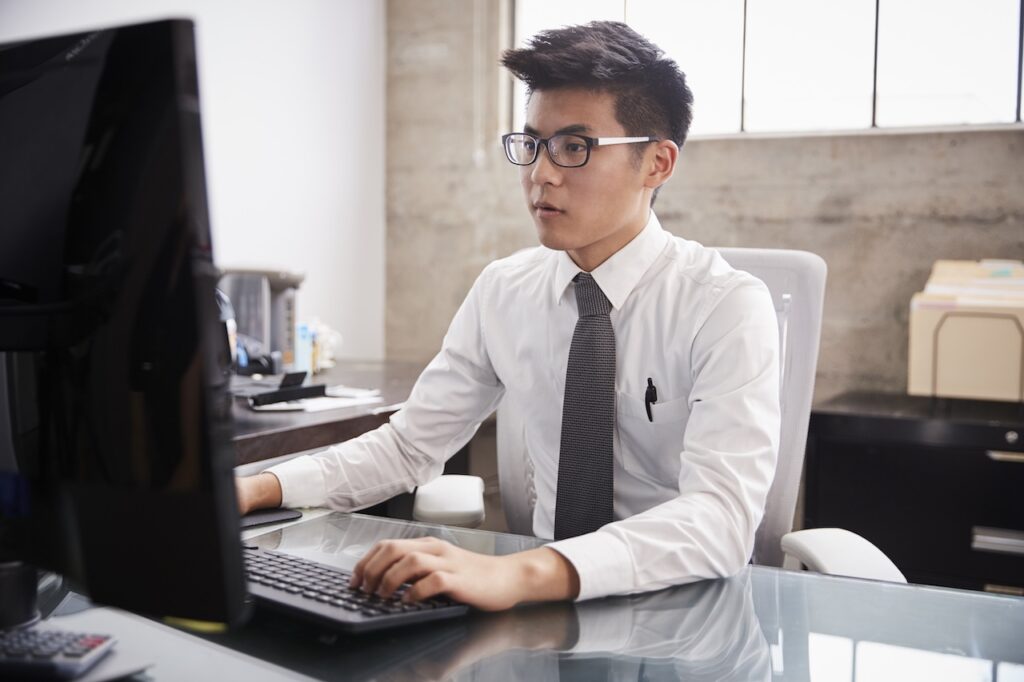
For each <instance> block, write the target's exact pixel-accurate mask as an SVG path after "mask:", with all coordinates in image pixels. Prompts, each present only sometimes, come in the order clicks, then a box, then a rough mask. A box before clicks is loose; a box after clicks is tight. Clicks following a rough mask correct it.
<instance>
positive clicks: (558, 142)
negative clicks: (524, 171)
mask: <svg viewBox="0 0 1024 682" xmlns="http://www.w3.org/2000/svg"><path fill="white" fill-rule="evenodd" d="M547 144H548V155H549V156H550V157H551V160H552V161H553V162H554V163H556V164H558V165H559V166H566V167H570V168H571V167H573V166H582V165H583V164H585V163H586V162H587V147H588V145H587V140H586V139H585V138H583V137H580V136H579V135H553V136H552V137H551V138H550V139H549V140H548V143H547ZM538 146H539V144H538V139H537V138H535V137H533V136H532V135H527V134H525V133H516V134H512V135H509V136H508V137H507V138H506V139H505V151H506V152H507V153H508V159H509V161H511V162H512V163H515V164H519V165H521V166H528V165H530V164H531V163H533V162H534V160H535V159H536V158H537V150H538Z"/></svg>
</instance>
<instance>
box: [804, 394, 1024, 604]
mask: <svg viewBox="0 0 1024 682" xmlns="http://www.w3.org/2000/svg"><path fill="white" fill-rule="evenodd" d="M804 527H805V528H824V527H839V528H845V529H847V530H851V531H853V532H855V533H858V534H860V535H862V536H864V537H865V538H867V539H868V540H871V542H873V543H874V544H875V545H877V546H878V547H879V548H880V549H881V550H882V551H883V552H885V553H886V554H887V555H888V556H889V558H891V559H892V560H893V562H894V563H895V564H896V565H897V566H898V567H899V568H900V570H901V571H903V573H904V574H905V575H906V576H907V579H908V580H909V581H911V582H915V583H930V584H933V585H945V586H950V587H963V588H969V589H979V590H980V589H989V590H994V591H1008V592H1011V593H1017V594H1024V407H1022V406H1021V405H1019V404H1012V403H995V402H982V401H968V400H938V399H931V398H918V397H913V396H906V395H898V394H882V393H847V394H843V395H841V396H838V397H837V398H835V399H833V400H830V401H828V402H826V403H823V404H821V405H819V406H817V407H816V408H815V409H814V411H813V412H812V413H811V424H810V431H809V434H808V443H807V462H806V475H805V489H804Z"/></svg>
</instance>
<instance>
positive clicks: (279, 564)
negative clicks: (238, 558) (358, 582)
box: [244, 547, 469, 632]
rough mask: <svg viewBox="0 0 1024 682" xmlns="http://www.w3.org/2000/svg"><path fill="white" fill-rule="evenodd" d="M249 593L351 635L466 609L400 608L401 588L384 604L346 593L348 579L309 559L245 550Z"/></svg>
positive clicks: (441, 602) (442, 601)
mask: <svg viewBox="0 0 1024 682" xmlns="http://www.w3.org/2000/svg"><path fill="white" fill-rule="evenodd" d="M244 557H245V565H246V571H247V574H248V579H249V592H250V594H252V595H253V596H254V597H255V598H256V599H257V600H259V601H261V602H263V603H265V604H267V605H268V606H272V607H277V608H281V609H284V610H287V611H290V612H292V613H295V614H297V615H300V616H304V617H307V618H311V619H313V620H317V621H319V622H321V623H325V624H328V625H331V626H333V627H336V628H338V629H341V630H347V631H351V632H365V631H370V630H379V629H382V628H390V627H397V626H400V625H408V624H411V623H418V622H423V621H428V620H437V619H440V618H451V617H453V616H459V615H462V614H464V613H466V612H467V611H468V610H469V609H468V607H467V606H466V605H465V604H459V603H456V602H454V601H452V600H450V599H448V598H446V597H434V598H431V599H426V600H423V601H419V602H413V603H408V604H407V603H404V602H402V601H401V598H402V595H403V594H404V593H405V590H406V589H407V587H408V586H407V585H403V586H402V587H401V588H399V590H398V591H397V592H396V593H395V594H394V595H392V596H391V597H389V598H388V599H381V598H380V597H378V596H377V595H376V594H367V593H365V592H363V591H362V590H359V589H352V588H350V587H349V580H350V579H351V577H352V573H351V572H349V571H345V570H342V569H339V568H336V567H334V566H327V565H324V564H319V563H316V562H314V561H309V560H308V559H303V558H300V557H296V556H292V555H290V554H284V553H282V552H274V551H269V550H261V549H257V548H253V547H246V548H245V551H244Z"/></svg>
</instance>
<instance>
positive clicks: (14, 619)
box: [0, 561, 39, 630]
mask: <svg viewBox="0 0 1024 682" xmlns="http://www.w3.org/2000/svg"><path fill="white" fill-rule="evenodd" d="M37 581H38V577H37V574H36V569H35V567H34V566H32V565H31V564H26V563H22V562H20V561H6V562H0V630H10V629H11V628H18V627H24V626H26V625H32V624H33V623H35V622H36V621H38V620H39V609H38V608H37V607H36V604H37V599H36V595H37V591H38V582H37Z"/></svg>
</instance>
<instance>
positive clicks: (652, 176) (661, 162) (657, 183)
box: [644, 140, 679, 189]
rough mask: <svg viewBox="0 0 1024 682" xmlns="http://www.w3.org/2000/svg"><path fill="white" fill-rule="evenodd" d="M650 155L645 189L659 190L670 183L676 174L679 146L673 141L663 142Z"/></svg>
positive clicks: (657, 144) (655, 146)
mask: <svg viewBox="0 0 1024 682" xmlns="http://www.w3.org/2000/svg"><path fill="white" fill-rule="evenodd" d="M648 154H649V155H648V157H647V158H648V162H647V164H646V170H647V174H646V175H645V177H644V187H650V188H651V189H657V188H658V187H661V186H662V185H664V184H665V183H666V182H668V179H669V178H671V177H672V174H673V173H674V172H675V170H676V162H677V161H678V160H679V145H677V144H676V143H675V142H673V141H672V140H661V141H660V142H657V143H656V144H655V145H654V153H653V154H651V153H650V152H648Z"/></svg>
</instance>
